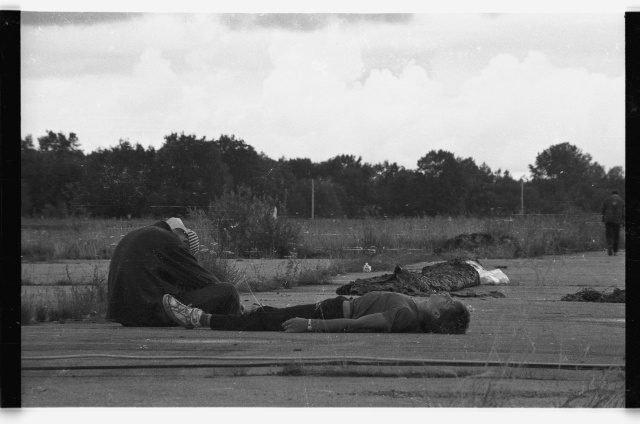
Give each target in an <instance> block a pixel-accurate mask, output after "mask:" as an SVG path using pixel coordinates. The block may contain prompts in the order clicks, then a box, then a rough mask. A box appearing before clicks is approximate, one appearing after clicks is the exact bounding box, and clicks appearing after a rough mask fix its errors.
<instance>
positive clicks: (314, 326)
mask: <svg viewBox="0 0 640 424" xmlns="http://www.w3.org/2000/svg"><path fill="white" fill-rule="evenodd" d="M282 328H284V331H286V332H287V333H304V332H306V331H309V320H308V319H305V318H291V319H289V320H287V321H285V322H284V323H283V324H282ZM388 329H389V323H388V322H387V320H386V319H385V318H384V316H383V315H382V314H381V313H378V314H371V315H365V316H363V317H360V318H358V319H350V318H336V319H328V320H324V319H312V320H311V331H312V332H327V333H337V332H341V331H352V332H357V331H358V330H363V331H372V330H373V331H388Z"/></svg>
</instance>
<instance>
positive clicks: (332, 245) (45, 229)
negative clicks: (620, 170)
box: [21, 214, 625, 262]
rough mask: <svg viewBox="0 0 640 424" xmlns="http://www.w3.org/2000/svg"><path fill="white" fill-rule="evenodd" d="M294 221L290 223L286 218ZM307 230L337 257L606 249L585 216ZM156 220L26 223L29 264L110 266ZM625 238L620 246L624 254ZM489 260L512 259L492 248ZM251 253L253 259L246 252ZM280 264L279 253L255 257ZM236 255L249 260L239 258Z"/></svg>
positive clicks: (331, 225)
mask: <svg viewBox="0 0 640 424" xmlns="http://www.w3.org/2000/svg"><path fill="white" fill-rule="evenodd" d="M279 219H281V220H287V218H279ZM292 221H293V222H295V223H296V224H297V225H299V227H300V234H299V242H298V243H297V246H295V249H297V250H298V251H300V252H302V251H304V252H316V253H315V256H321V257H325V258H326V257H336V256H338V255H340V254H343V253H345V252H359V251H360V253H367V252H369V253H380V252H383V251H394V250H405V251H410V250H417V251H429V252H430V251H433V250H434V249H436V248H438V247H439V246H441V245H442V244H443V243H444V242H445V241H446V240H448V239H451V238H453V237H456V236H458V235H461V234H471V233H484V234H490V235H492V236H495V237H501V236H509V237H512V238H513V239H514V240H516V241H517V243H518V247H519V249H520V252H521V255H522V256H526V257H533V256H540V255H550V254H562V253H569V252H585V251H596V250H602V249H604V248H605V240H604V228H603V224H602V223H601V222H600V217H599V216H598V215H593V214H583V215H522V216H520V215H513V216H510V217H506V218H482V219H481V218H464V217H461V218H439V217H436V218H398V219H353V220H348V219H313V220H311V219H309V220H292ZM152 222H153V220H151V219H149V220H106V219H88V218H68V219H34V218H23V219H22V222H21V229H22V237H21V255H22V258H23V260H26V261H32V262H39V261H49V260H60V259H109V258H110V257H111V252H112V251H113V249H114V248H115V246H116V244H117V243H118V241H119V240H120V238H122V237H123V236H124V235H125V234H126V233H127V232H129V231H131V230H132V229H135V228H138V227H141V226H144V225H149V224H150V223H152ZM184 222H185V225H186V226H187V227H188V228H192V229H194V230H195V231H196V232H197V233H198V236H199V238H200V244H201V247H202V248H203V249H207V250H209V251H212V252H214V253H216V254H218V255H222V254H223V252H220V251H218V250H217V248H216V246H218V244H217V240H218V228H217V227H216V225H214V224H213V223H211V222H209V221H208V220H207V219H206V218H203V217H201V216H200V215H194V219H189V218H186V219H184ZM624 245H625V237H624V232H622V233H621V247H622V248H624ZM493 250H494V251H492V252H490V251H487V252H480V253H485V254H486V255H494V256H495V255H500V254H503V255H505V254H509V253H513V252H500V251H499V249H493ZM245 253H246V252H245ZM253 254H254V255H258V256H261V257H265V258H273V257H275V256H274V252H254V253H253ZM234 255H235V256H243V253H242V252H235V253H234Z"/></svg>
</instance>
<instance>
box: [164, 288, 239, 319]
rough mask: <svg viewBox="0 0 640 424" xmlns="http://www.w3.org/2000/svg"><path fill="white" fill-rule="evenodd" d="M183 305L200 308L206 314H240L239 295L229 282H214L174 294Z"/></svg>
mask: <svg viewBox="0 0 640 424" xmlns="http://www.w3.org/2000/svg"><path fill="white" fill-rule="evenodd" d="M176 299H178V300H179V301H180V302H182V303H184V304H185V305H191V306H193V307H194V308H198V309H202V310H203V311H204V312H205V313H207V314H214V313H215V314H221V315H238V314H240V296H238V291H237V290H236V288H235V287H234V286H233V284H229V283H216V284H213V285H211V286H207V287H203V288H201V289H196V290H191V291H188V292H184V293H182V294H181V295H179V296H176Z"/></svg>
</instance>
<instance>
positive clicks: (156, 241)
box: [106, 218, 240, 327]
mask: <svg viewBox="0 0 640 424" xmlns="http://www.w3.org/2000/svg"><path fill="white" fill-rule="evenodd" d="M170 224H171V225H170ZM189 233H193V232H192V231H190V230H188V229H187V228H186V227H185V226H184V224H183V223H182V221H181V220H180V219H178V218H171V219H169V220H167V221H166V222H165V221H159V222H156V223H155V224H153V225H149V226H146V227H142V228H138V229H136V230H133V231H131V232H129V233H127V234H126V235H125V236H124V237H123V238H122V240H120V243H118V245H117V246H116V248H115V250H114V252H113V256H112V258H111V263H110V265H109V278H108V290H109V293H108V297H109V303H108V306H107V316H106V319H107V320H111V321H115V322H118V323H120V324H122V325H124V326H135V327H168V326H175V325H176V323H174V322H173V321H172V320H171V319H170V318H169V317H167V315H166V313H165V312H164V309H163V307H162V297H163V296H164V295H165V294H170V295H172V296H175V297H176V298H177V299H180V301H181V302H183V303H185V304H192V305H193V306H194V307H197V308H200V309H203V310H207V311H209V312H208V313H215V314H230V315H238V314H240V303H239V296H238V292H237V291H236V289H235V287H234V286H233V285H232V284H229V283H222V282H220V281H219V280H218V279H217V278H216V277H215V276H213V274H211V273H210V272H209V271H207V270H206V269H205V268H203V267H202V266H201V265H200V264H199V263H198V261H197V260H196V258H195V256H193V254H192V253H191V252H190V250H189V242H190V240H189V238H188V234H189ZM194 234H195V233H194ZM196 305H199V306H196Z"/></svg>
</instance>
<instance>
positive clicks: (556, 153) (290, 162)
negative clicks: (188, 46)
mask: <svg viewBox="0 0 640 424" xmlns="http://www.w3.org/2000/svg"><path fill="white" fill-rule="evenodd" d="M37 144H38V145H37V146H35V145H34V141H33V137H32V136H31V135H29V136H27V137H26V138H25V139H23V140H22V149H21V161H22V190H21V192H22V199H21V200H22V203H21V205H22V213H23V214H24V215H67V214H85V215H91V216H101V217H123V216H131V217H143V216H149V215H155V216H166V215H171V214H174V215H175V214H178V213H179V214H183V215H184V214H186V213H188V210H189V209H190V208H201V209H206V208H211V207H215V204H216V199H218V198H220V196H222V195H223V194H224V193H233V192H238V191H239V190H243V191H244V192H246V191H249V192H250V193H252V195H253V196H259V197H261V198H262V199H268V201H269V202H271V203H272V204H273V206H275V207H277V208H278V211H279V214H280V215H288V216H296V217H304V218H307V217H310V216H312V212H313V215H314V216H316V217H334V218H337V217H362V216H389V217H391V216H420V215H429V216H435V215H449V216H456V215H475V216H486V215H504V214H515V213H521V212H522V211H521V195H522V192H523V193H524V199H525V204H524V206H525V213H567V212H580V211H582V212H588V213H595V212H598V211H599V210H600V206H601V204H602V200H603V199H604V197H605V196H606V195H607V194H608V193H609V192H610V191H611V190H612V189H618V190H620V191H621V192H623V191H624V185H625V176H624V171H623V169H622V167H619V166H617V167H613V168H611V169H610V170H609V171H608V172H605V169H604V168H603V167H602V166H601V165H599V164H598V163H597V162H594V161H593V159H592V158H591V156H590V155H589V154H586V153H583V152H582V151H581V150H580V149H578V148H577V147H576V146H573V145H571V144H569V143H562V144H557V145H554V146H551V147H549V148H548V149H546V150H545V151H543V152H542V153H540V154H539V155H538V156H537V157H536V160H535V164H533V165H529V169H530V172H531V176H530V179H528V180H527V181H525V182H523V181H517V180H515V179H513V178H512V177H511V175H510V174H509V172H508V171H505V172H502V171H501V170H498V171H496V172H493V171H492V170H491V169H490V168H489V167H488V166H487V165H486V164H484V163H483V164H482V165H480V166H478V165H477V164H476V163H475V162H474V160H473V159H472V158H460V157H457V156H455V155H454V154H453V153H451V152H448V151H444V150H438V151H435V150H432V151H430V152H428V153H427V154H426V155H424V156H423V157H421V158H420V159H419V160H418V162H417V168H416V169H406V168H404V167H402V166H399V165H397V164H396V163H389V162H387V161H385V162H384V163H381V164H374V165H372V164H368V163H363V162H362V159H361V158H360V157H358V158H356V157H355V156H352V155H340V156H336V157H334V158H331V159H329V160H327V161H324V162H320V163H314V162H312V161H311V160H310V159H306V158H296V159H285V158H281V159H279V160H273V159H270V158H268V157H267V156H266V155H264V154H263V153H258V152H256V151H255V149H254V148H253V147H251V146H250V145H248V144H246V143H245V142H244V141H243V140H241V139H237V138H235V136H233V135H232V136H227V135H221V136H220V138H219V139H217V140H215V139H213V140H207V139H206V138H198V137H196V136H194V135H185V134H175V133H174V134H170V135H168V136H166V137H165V141H164V144H163V146H162V147H161V148H160V149H158V150H156V149H154V148H153V147H149V148H147V149H145V148H143V147H142V146H141V145H139V144H136V145H132V144H131V143H130V142H129V141H123V140H121V141H120V142H119V144H118V145H117V146H115V147H111V148H109V149H99V150H97V151H94V152H91V153H89V154H84V153H83V152H82V150H81V149H80V142H79V140H78V138H77V136H76V134H74V133H70V134H69V136H68V137H67V136H66V135H65V134H63V133H55V132H53V131H48V132H47V134H46V135H44V136H42V137H39V138H38V139H37ZM312 181H313V184H312ZM312 187H313V190H312ZM312 196H313V205H314V210H313V211H312V210H311V208H312Z"/></svg>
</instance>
